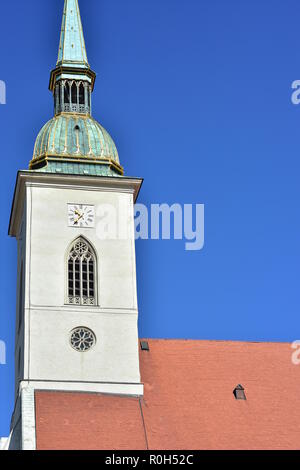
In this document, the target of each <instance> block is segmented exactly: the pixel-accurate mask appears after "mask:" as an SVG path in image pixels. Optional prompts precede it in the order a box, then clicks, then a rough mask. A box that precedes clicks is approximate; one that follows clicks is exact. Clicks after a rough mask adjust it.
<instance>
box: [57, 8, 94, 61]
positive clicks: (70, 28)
mask: <svg viewBox="0 0 300 470" xmlns="http://www.w3.org/2000/svg"><path fill="white" fill-rule="evenodd" d="M57 66H64V67H68V66H71V67H74V66H75V67H80V68H89V63H88V59H87V54H86V48H85V42H84V35H83V29H82V23H81V17H80V11H79V5H78V0H65V5H64V13H63V19H62V26H61V35H60V44H59V50H58V59H57Z"/></svg>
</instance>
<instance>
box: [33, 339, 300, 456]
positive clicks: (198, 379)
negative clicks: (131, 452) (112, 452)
mask: <svg viewBox="0 0 300 470" xmlns="http://www.w3.org/2000/svg"><path fill="white" fill-rule="evenodd" d="M149 345H150V351H149V352H147V351H141V352H140V358H141V374H142V381H143V382H144V383H145V395H144V397H143V398H142V399H141V400H139V399H138V398H128V397H116V396H106V395H98V394H88V393H83V394H82V393H80V394H79V393H62V392H36V426H37V447H38V449H146V448H147V447H148V448H150V449H158V450H159V449H300V402H299V392H300V366H295V365H293V364H292V361H291V356H292V353H293V350H292V349H291V346H290V344H286V343H243V342H222V341H220V342H218V341H183V340H149ZM238 384H242V385H243V387H244V388H245V393H246V397H247V400H246V401H243V400H236V399H235V397H234V395H233V390H234V388H235V386H236V385H238Z"/></svg>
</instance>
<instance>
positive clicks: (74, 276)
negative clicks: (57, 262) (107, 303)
mask: <svg viewBox="0 0 300 470" xmlns="http://www.w3.org/2000/svg"><path fill="white" fill-rule="evenodd" d="M96 294H97V292H96V255H95V253H94V250H93V249H92V247H91V246H90V245H89V243H88V242H87V241H86V240H85V239H84V238H82V237H80V238H78V239H77V240H76V241H75V242H74V243H73V244H72V246H71V249H70V251H69V254H68V303H69V304H73V305H96Z"/></svg>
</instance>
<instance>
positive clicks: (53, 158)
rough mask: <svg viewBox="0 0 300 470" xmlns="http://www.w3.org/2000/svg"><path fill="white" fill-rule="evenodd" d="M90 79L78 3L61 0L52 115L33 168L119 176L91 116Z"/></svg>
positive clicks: (106, 139)
mask: <svg viewBox="0 0 300 470" xmlns="http://www.w3.org/2000/svg"><path fill="white" fill-rule="evenodd" d="M94 81H95V74H94V72H92V71H91V69H90V66H89V64H88V60H87V54H86V48H85V42H84V36H83V30H82V24H81V18H80V12H79V6H78V0H65V5H64V13H63V20H62V30H61V37H60V44H59V52H58V61H57V65H56V68H55V69H54V70H53V71H52V72H51V79H50V90H51V91H52V92H53V96H54V100H55V110H56V115H55V116H54V117H53V119H51V120H50V121H48V122H47V123H46V124H45V125H44V127H43V128H42V129H41V131H40V132H39V134H38V136H37V139H36V142H35V147H34V154H33V158H32V160H31V162H30V169H31V170H34V171H40V172H41V171H42V172H50V173H55V172H57V173H67V174H86V175H94V176H95V175H99V176H122V175H123V168H122V167H121V165H120V161H119V156H118V151H117V148H116V145H115V143H114V141H113V139H112V138H111V136H110V135H109V134H108V132H107V131H106V130H105V129H104V128H103V127H102V126H101V125H100V124H99V123H98V122H97V121H95V119H93V118H92V117H91V115H90V109H91V105H90V97H89V96H90V93H91V92H92V89H93V85H94ZM74 87H75V88H74ZM81 90H82V91H81Z"/></svg>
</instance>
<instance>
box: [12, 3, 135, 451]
mask: <svg viewBox="0 0 300 470" xmlns="http://www.w3.org/2000/svg"><path fill="white" fill-rule="evenodd" d="M94 84H95V73H94V72H93V71H92V70H91V68H90V65H89V63H88V59H87V53H86V48H85V42H84V35H83V30H82V24H81V18H80V12H79V6H78V1H77V0H65V4H64V12H63V20H62V29H61V36H60V44H59V52H58V60H57V64H56V67H55V69H54V70H53V71H52V72H51V76H50V84H49V88H50V91H51V93H52V94H53V99H54V117H53V118H52V119H51V120H50V121H49V122H47V123H46V124H45V125H44V127H43V128H42V129H41V131H40V132H39V134H38V136H37V139H36V142H35V146H34V153H33V158H32V159H31V161H30V164H29V170H26V171H20V172H19V173H18V176H17V181H16V188H15V195H14V200H13V206H12V212H11V220H10V226H9V234H10V236H12V237H15V238H16V239H17V241H18V282H17V321H16V345H15V351H16V352H15V358H16V359H15V393H16V406H15V410H14V414H13V417H12V423H11V441H10V447H11V448H15V449H17V448H21V449H35V448H36V436H35V412H34V410H35V401H34V400H35V393H36V391H41V390H42V391H46V390H51V391H56V392H61V391H64V392H82V393H87V394H88V393H103V394H112V395H115V394H116V395H127V396H141V395H143V385H142V384H141V379H140V368H139V351H138V329H137V321H138V306H137V285H136V262H135V240H134V203H135V201H136V199H137V196H138V193H139V190H140V187H141V184H142V180H141V179H138V178H127V177H125V176H124V171H123V167H122V166H121V165H120V161H119V156H118V152H117V148H116V146H115V144H114V142H113V140H112V138H111V137H110V135H109V134H108V133H107V131H106V130H105V129H104V128H103V127H102V126H101V125H100V124H99V123H98V122H97V121H96V120H95V119H94V118H93V117H92V93H93V89H94Z"/></svg>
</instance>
